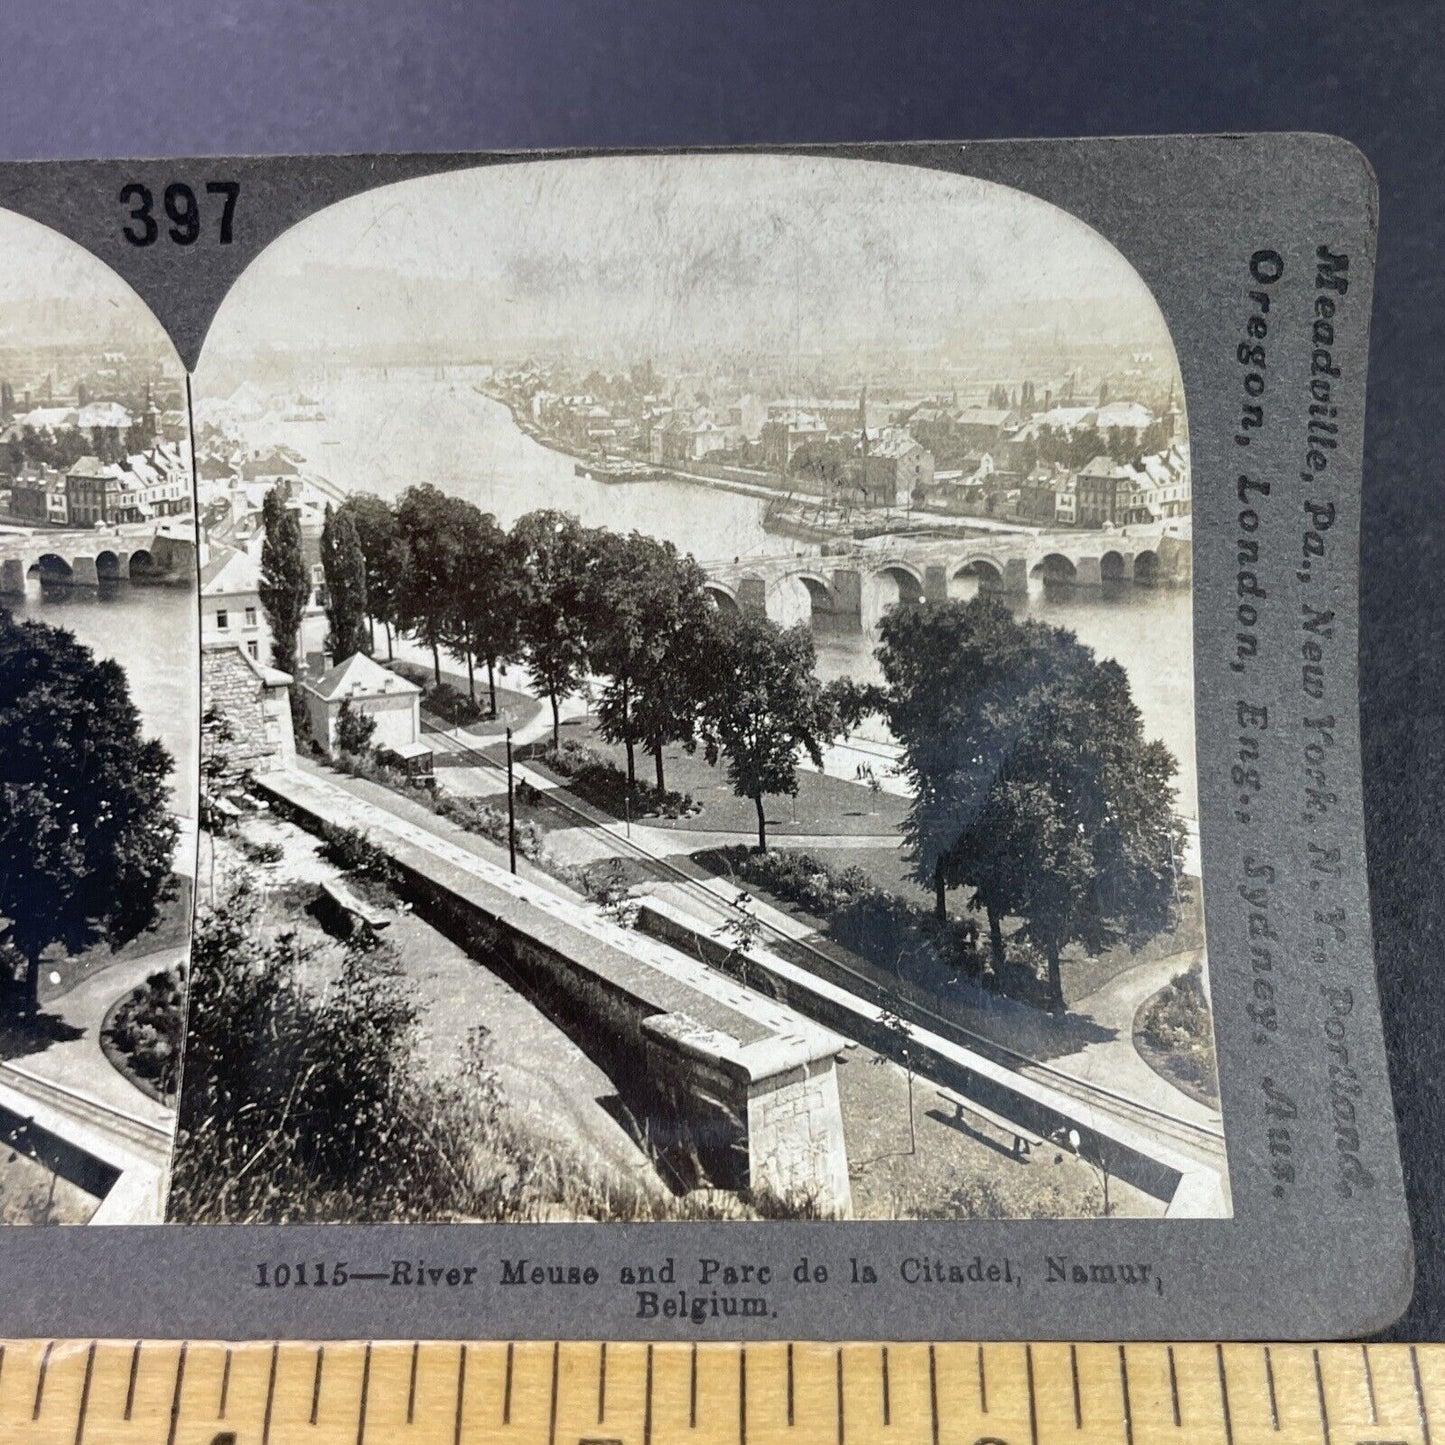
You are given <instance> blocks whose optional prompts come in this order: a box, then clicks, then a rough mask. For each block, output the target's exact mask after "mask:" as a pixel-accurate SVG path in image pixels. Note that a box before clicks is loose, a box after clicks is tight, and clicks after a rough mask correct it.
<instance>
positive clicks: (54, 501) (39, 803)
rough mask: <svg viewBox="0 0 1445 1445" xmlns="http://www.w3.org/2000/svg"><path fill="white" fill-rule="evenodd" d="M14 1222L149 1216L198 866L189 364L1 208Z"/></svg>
mask: <svg viewBox="0 0 1445 1445" xmlns="http://www.w3.org/2000/svg"><path fill="white" fill-rule="evenodd" d="M0 254H3V255H4V257H5V265H4V267H3V269H0V1224H17V1225H19V1224H84V1223H91V1224H149V1223H159V1222H160V1221H161V1219H162V1216H163V1210H164V1201H165V1192H166V1188H167V1175H168V1169H169V1162H170V1153H171V1144H172V1139H173V1136H174V1132H175V1120H176V1095H177V1089H178V1085H179V1067H180V1058H181V1043H182V1035H183V1031H184V1024H185V996H186V984H187V974H188V950H189V942H190V918H191V903H192V892H193V882H192V880H193V878H194V872H195V821H196V810H197V755H198V739H199V719H200V704H199V683H198V669H197V661H196V659H197V649H198V621H197V608H196V578H197V557H196V533H195V518H194V506H193V501H192V498H193V486H192V470H191V452H190V435H189V429H188V424H187V405H186V392H185V374H184V371H183V369H182V367H181V364H180V361H179V358H178V357H177V356H176V353H175V350H174V348H173V347H172V345H171V342H170V340H169V338H168V337H167V336H166V335H165V333H164V331H163V330H162V329H161V327H160V326H159V324H158V323H157V322H156V321H155V319H154V317H153V316H152V315H151V313H150V311H149V309H148V308H147V307H146V306H145V304H144V303H143V302H142V301H141V300H140V299H139V297H137V296H136V295H135V293H134V292H133V291H131V289H130V288H129V287H128V286H127V285H126V284H125V283H124V282H123V281H121V280H120V279H119V278H118V277H117V276H116V275H115V274H114V273H113V272H111V271H110V270H109V269H108V268H107V267H105V266H103V265H102V264H101V263H100V262H99V261H97V260H96V259H95V258H94V257H92V256H91V255H89V254H88V253H87V252H85V251H83V250H82V249H81V248H80V247H78V246H76V245H74V244H73V243H72V242H70V241H68V240H66V239H65V238H63V237H61V236H59V235H58V234H56V233H55V232H53V231H51V230H49V229H48V228H46V227H44V226H41V225H39V224H37V223H35V222H33V221H29V220H26V219H24V218H22V217H20V216H17V215H14V214H10V213H0Z"/></svg>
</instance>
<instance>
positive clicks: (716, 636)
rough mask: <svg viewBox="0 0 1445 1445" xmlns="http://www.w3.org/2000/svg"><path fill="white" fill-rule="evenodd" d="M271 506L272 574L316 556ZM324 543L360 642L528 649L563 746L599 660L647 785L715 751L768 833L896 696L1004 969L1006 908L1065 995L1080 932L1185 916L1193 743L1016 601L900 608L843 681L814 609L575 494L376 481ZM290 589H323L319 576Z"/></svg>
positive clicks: (349, 633)
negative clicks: (777, 604) (1178, 750)
mask: <svg viewBox="0 0 1445 1445" xmlns="http://www.w3.org/2000/svg"><path fill="white" fill-rule="evenodd" d="M282 512H285V515H284V516H283V515H281V513H282ZM267 524H268V538H267V548H268V551H267V553H266V554H265V555H264V556H263V571H264V572H265V573H266V576H267V585H268V588H269V586H270V583H271V581H272V579H273V577H274V578H277V579H279V578H280V577H281V576H282V573H283V572H285V571H286V570H287V569H285V568H281V567H279V566H277V565H275V563H276V557H275V556H273V555H272V549H273V541H272V537H271V528H272V527H273V526H274V528H275V530H276V542H275V544H274V549H275V551H276V552H277V553H278V554H279V553H280V552H282V551H286V552H288V553H289V552H290V551H291V550H292V549H295V551H296V555H299V533H298V534H296V535H295V536H293V535H292V533H291V530H290V529H291V528H292V527H293V525H294V513H289V512H286V509H284V508H280V510H279V511H278V510H277V509H276V508H273V506H272V503H271V501H270V500H269V499H268V504H267ZM286 539H289V540H286ZM322 558H323V563H324V565H325V567H326V573H327V587H328V593H329V597H330V605H329V615H330V623H331V631H332V639H333V648H334V650H335V652H336V654H337V655H338V656H343V655H346V653H347V652H348V651H354V650H357V649H361V648H365V647H367V646H368V644H369V641H370V634H371V630H372V627H373V626H374V624H375V623H378V622H379V623H380V624H381V625H382V626H383V628H385V629H386V631H387V638H388V647H389V646H390V641H391V637H392V634H393V632H394V631H395V630H397V629H399V630H401V631H404V632H408V633H410V634H412V635H414V636H415V637H417V638H419V639H421V640H422V641H423V642H424V643H425V644H426V645H427V646H429V647H430V648H431V650H432V654H433V663H434V667H435V670H436V676H437V679H438V681H440V677H441V663H440V655H441V652H442V651H443V650H445V651H448V652H449V653H451V654H452V655H454V656H456V657H457V658H459V659H464V660H465V662H466V665H467V670H468V674H469V676H471V677H472V679H473V688H474V690H475V670H476V667H477V665H478V664H481V665H484V666H485V667H486V669H487V675H488V681H489V684H491V685H492V686H493V688H494V673H495V669H496V667H497V666H498V665H499V664H500V663H502V662H504V661H505V662H512V661H516V662H520V663H522V664H524V665H525V666H526V668H527V669H528V671H529V672H530V674H531V676H532V679H533V683H534V685H535V687H536V689H537V690H538V692H539V693H541V694H544V695H545V696H546V697H547V699H548V701H549V702H550V704H551V707H552V721H553V741H554V745H556V744H558V743H559V742H560V732H559V727H558V724H559V708H560V704H561V702H562V700H563V699H565V698H566V697H567V696H569V695H570V694H572V693H574V692H576V691H578V690H579V689H580V688H581V687H582V686H583V685H584V683H585V682H586V680H587V679H588V678H589V677H596V678H598V679H600V680H601V682H602V695H601V700H600V704H599V707H598V719H599V726H600V728H601V731H602V733H603V735H604V736H605V737H606V738H607V739H608V740H609V741H611V742H613V743H615V744H618V745H621V746H622V747H623V748H624V749H625V751H626V755H627V776H628V783H629V786H632V785H633V784H634V782H635V757H636V752H637V750H639V749H642V750H645V751H647V752H650V753H652V755H653V757H654V759H655V761H656V767H657V785H658V788H659V790H662V789H663V788H664V787H665V777H664V771H663V750H664V748H666V747H668V746H670V745H676V744H680V745H682V746H683V747H685V748H686V749H688V750H689V751H692V750H694V749H697V748H701V749H702V750H703V752H704V755H705V756H706V757H707V759H708V761H709V762H712V763H718V762H720V763H722V764H723V765H724V766H725V768H726V770H727V776H728V779H729V781H730V783H731V784H732V786H733V788H734V790H735V791H736V792H737V794H738V795H739V796H740V797H744V798H748V799H751V800H752V802H753V804H754V807H755V810H756V814H757V823H758V846H759V848H760V849H766V847H767V822H766V811H765V805H764V800H765V798H767V797H769V796H778V795H782V796H788V795H794V794H796V793H797V791H798V787H799V771H798V770H799V766H800V762H801V759H802V758H803V757H804V756H807V757H809V758H811V759H812V761H813V762H814V764H815V765H816V766H819V767H821V765H822V758H823V750H824V748H825V747H826V746H827V745H828V744H829V743H830V742H832V741H834V740H835V739H837V738H838V737H840V736H845V735H846V734H847V733H848V732H849V731H851V730H852V729H853V728H855V727H856V726H857V725H858V723H859V722H860V721H861V719H862V718H863V717H864V716H866V715H868V714H870V713H879V714H882V715H883V716H884V717H885V718H886V719H887V722H888V725H889V728H890V730H891V732H892V734H893V736H894V738H895V739H896V740H897V741H898V743H899V744H900V746H901V748H902V750H903V758H902V766H903V768H904V770H905V771H906V773H907V776H908V778H909V781H910V784H911V791H912V802H911V804H910V808H909V812H908V817H907V820H906V824H905V835H906V842H907V846H908V849H909V853H910V855H911V858H912V861H913V866H914V870H915V874H916V876H917V878H918V880H919V881H920V882H921V883H923V884H924V885H925V886H927V887H929V888H930V889H931V890H932V891H933V893H934V896H935V900H936V909H937V912H938V914H939V916H940V917H946V916H947V898H948V894H949V892H950V891H953V890H956V889H964V890H966V892H967V895H968V898H969V907H971V908H973V909H977V910H979V911H980V912H982V913H983V914H984V915H985V916H986V918H987V921H988V932H989V942H990V948H991V951H992V954H993V958H994V962H995V964H996V966H999V967H1001V966H1002V965H1003V963H1004V961H1005V934H1004V928H1005V923H1006V921H1007V920H1019V921H1020V927H1019V930H1018V932H1019V935H1020V936H1021V937H1022V938H1023V939H1024V940H1027V942H1028V943H1029V944H1031V945H1032V946H1033V947H1035V948H1036V949H1037V950H1038V951H1039V953H1041V954H1042V956H1043V958H1044V959H1045V960H1046V961H1047V969H1048V976H1049V981H1050V991H1051V993H1052V995H1053V997H1054V1000H1055V1002H1056V1003H1058V1004H1061V1003H1062V998H1063V994H1062V983H1061V977H1060V959H1061V956H1062V954H1063V952H1064V950H1065V949H1066V948H1067V947H1069V946H1070V945H1071V944H1081V945H1082V946H1083V947H1084V948H1085V950H1086V951H1088V952H1090V953H1097V952H1100V951H1102V950H1104V949H1107V948H1109V947H1112V946H1114V945H1115V944H1116V943H1119V942H1128V943H1131V944H1138V943H1140V942H1142V941H1143V940H1144V939H1146V938H1148V937H1150V936H1152V935H1153V934H1155V933H1157V932H1159V931H1160V930H1161V929H1164V928H1168V927H1172V926H1173V923H1174V921H1175V918H1176V916H1177V909H1178V906H1179V902H1180V885H1181V867H1180V865H1181V859H1182V853H1183V844H1184V832H1183V827H1182V824H1181V823H1180V821H1179V820H1178V818H1177V817H1176V815H1175V812H1174V799H1175V790H1174V786H1173V781H1172V780H1173V777H1174V774H1175V771H1176V763H1175V759H1174V758H1173V756H1172V755H1171V754H1170V753H1169V751H1168V749H1167V748H1166V747H1165V746H1164V745H1163V744H1162V743H1159V742H1156V741H1149V740H1148V739H1146V737H1145V736H1144V730H1143V722H1142V718H1141V716H1140V713H1139V710H1138V708H1137V707H1136V706H1135V705H1134V702H1133V699H1132V696H1131V693H1130V688H1129V682H1128V678H1127V676H1126V674H1125V673H1124V671H1123V669H1122V668H1121V667H1119V665H1118V664H1117V663H1114V662H1112V661H1107V660H1105V661H1101V660H1100V659H1098V658H1096V657H1095V655H1094V653H1093V652H1092V650H1091V649H1090V648H1088V647H1086V646H1084V645H1083V644H1081V643H1080V642H1079V641H1078V639H1077V638H1076V637H1075V636H1074V634H1073V633H1072V632H1069V631H1068V630H1067V629H1064V628H1059V627H1054V626H1050V625H1048V624H1046V623H1043V622H1040V621H1037V620H1023V621H1021V620H1019V619H1017V618H1015V617H1014V616H1013V614H1012V613H1011V612H1010V611H1009V609H1008V607H1007V606H1006V605H1005V604H1004V603H1003V601H1002V600H1000V599H998V598H997V597H991V596H979V597H977V598H975V599H973V600H972V601H970V602H967V603H963V602H949V603H943V604H937V605H929V606H922V607H898V608H895V609H894V610H893V611H892V612H890V613H889V614H888V615H887V617H886V618H885V620H884V622H883V625H882V630H881V634H880V643H879V647H878V651H877V658H878V662H879V665H880V668H881V671H882V676H883V685H882V686H874V685H870V686H857V685H855V684H853V683H851V682H848V681H846V680H845V681H842V682H838V683H833V684H829V685H827V686H825V685H823V684H822V683H821V682H820V681H819V679H818V677H817V673H816V654H815V651H814V645H813V638H812V634H811V631H810V629H809V628H808V627H807V626H806V625H805V624H800V625H798V626H796V627H793V628H788V629H784V628H782V627H779V626H778V625H777V624H776V623H774V622H771V621H770V620H768V619H767V618H766V617H762V616H756V615H742V616H738V615H725V614H723V613H721V612H720V611H719V610H718V609H717V608H716V607H715V606H714V605H713V603H712V602H711V600H710V599H709V598H708V596H707V594H706V592H705V589H704V577H703V574H702V572H701V570H700V568H699V567H698V566H697V564H696V563H695V562H694V561H693V560H692V558H690V557H683V556H679V555H678V553H677V551H676V550H675V549H674V548H673V547H672V546H671V545H670V544H668V543H666V542H661V541H658V540H656V539H654V538H650V537H643V536H640V535H638V534H636V533H632V534H629V535H626V536H624V535H620V534H618V533H614V532H610V531H608V530H606V529H589V528H584V527H582V526H581V525H580V524H579V523H578V522H577V521H576V520H575V519H574V518H571V517H568V516H566V515H564V514H562V513H560V512H555V511H539V512H533V513H530V514H528V515H527V516H525V517H522V518H521V519H520V520H519V521H518V522H517V523H516V524H515V526H514V527H513V528H512V529H511V530H510V531H507V530H505V529H503V528H502V527H500V526H498V525H497V523H496V522H495V520H494V519H493V518H492V517H490V516H488V515H487V514H485V513H483V512H481V511H479V510H478V509H477V508H475V507H474V506H472V505H471V504H470V503H467V502H464V501H462V500H460V499H458V498H454V497H447V496H446V495H444V494H443V493H441V492H440V491H438V490H437V489H436V488H434V487H430V486H420V487H413V488H411V489H410V490H408V491H407V492H406V493H404V494H403V495H402V497H401V498H400V499H399V501H398V502H397V503H396V505H395V506H390V505H388V504H387V503H385V502H383V501H381V500H379V499H378V498H375V497H366V496H359V497H355V498H352V499H350V500H348V501H347V502H346V503H345V504H344V505H343V506H342V507H341V508H340V509H339V510H338V511H337V512H336V513H335V514H334V515H332V516H330V517H329V518H328V521H327V526H326V530H325V533H324V535H323V539H322ZM268 559H270V560H268ZM300 581H304V569H302V574H301V575H300V576H299V578H298V584H299V582H300ZM288 596H289V598H290V600H295V599H296V598H297V597H301V598H302V600H303V602H304V595H303V593H302V589H301V587H300V586H299V585H298V586H297V588H296V590H295V591H294V592H292V593H290V594H288ZM268 597H269V593H268V592H263V600H266V605H267V608H268V612H271V610H272V606H273V603H272V601H271V600H267V598H268ZM279 621H280V622H281V623H285V624H287V625H289V620H288V619H286V618H279ZM295 621H296V622H298V623H299V613H297V614H296V616H295ZM272 626H273V629H274V630H275V631H276V634H277V665H278V666H281V667H289V664H290V658H289V655H288V656H283V653H285V650H286V648H287V645H288V644H287V643H286V641H285V637H286V636H289V637H291V638H292V641H291V643H290V644H289V646H290V648H291V651H292V652H294V636H295V633H294V627H293V628H292V630H291V631H290V632H289V633H286V634H285V635H284V636H283V630H282V627H281V626H279V625H278V615H277V614H274V613H273V615H272ZM492 705H493V708H494V709H495V691H493V692H492Z"/></svg>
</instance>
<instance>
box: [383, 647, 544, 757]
mask: <svg viewBox="0 0 1445 1445" xmlns="http://www.w3.org/2000/svg"><path fill="white" fill-rule="evenodd" d="M387 665H388V666H389V667H390V668H391V670H392V671H393V672H395V673H398V674H399V675H400V676H402V677H404V678H406V679H407V681H408V682H414V683H416V684H417V686H418V687H430V686H431V685H432V683H433V681H434V680H435V678H436V674H435V673H434V672H433V671H432V669H431V668H430V667H427V666H426V665H425V664H423V663H419V662H407V661H403V660H402V659H401V658H397V659H396V661H394V662H392V663H389V664H387ZM442 681H443V682H444V683H447V684H448V685H449V686H451V687H454V688H456V690H457V691H458V692H460V693H462V694H463V695H465V694H466V691H467V675H466V673H465V672H457V671H454V670H453V669H452V668H449V667H443V668H442ZM488 697H489V694H488V692H487V674H486V669H485V668H482V669H480V670H479V671H478V673H477V701H478V702H479V703H481V704H482V706H483V707H485V706H486V705H487V702H488ZM542 706H543V705H542V703H541V702H540V701H539V700H538V699H537V698H535V697H533V696H532V695H531V694H530V693H526V692H517V691H516V690H515V689H513V688H509V687H502V686H501V685H500V684H498V686H497V715H496V717H495V718H482V719H481V720H480V721H479V722H473V723H468V724H467V725H466V726H465V727H464V728H463V729H462V731H463V732H465V733H466V734H467V735H468V736H470V737H478V738H504V737H505V736H506V732H507V729H508V728H511V729H512V730H513V731H514V732H515V731H516V730H517V729H518V728H522V727H525V726H526V725H527V724H528V723H530V722H531V721H532V719H533V718H535V717H536V716H537V714H538V713H540V712H541V711H542Z"/></svg>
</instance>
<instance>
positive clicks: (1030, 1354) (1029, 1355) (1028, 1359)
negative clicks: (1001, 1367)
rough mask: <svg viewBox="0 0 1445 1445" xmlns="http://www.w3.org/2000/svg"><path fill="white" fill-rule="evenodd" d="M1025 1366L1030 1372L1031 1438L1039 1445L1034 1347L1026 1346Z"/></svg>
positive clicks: (1034, 1443) (1034, 1444)
mask: <svg viewBox="0 0 1445 1445" xmlns="http://www.w3.org/2000/svg"><path fill="white" fill-rule="evenodd" d="M1024 1366H1025V1368H1026V1370H1027V1372H1028V1387H1029V1440H1030V1441H1031V1442H1032V1445H1039V1406H1038V1401H1037V1400H1036V1399H1035V1397H1034V1347H1033V1346H1032V1345H1025V1346H1024Z"/></svg>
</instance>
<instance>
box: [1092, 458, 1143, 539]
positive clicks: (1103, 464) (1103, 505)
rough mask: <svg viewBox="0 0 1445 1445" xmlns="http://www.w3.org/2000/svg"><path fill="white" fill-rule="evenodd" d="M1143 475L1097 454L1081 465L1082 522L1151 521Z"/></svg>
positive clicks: (1125, 523)
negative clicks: (1145, 498) (1146, 503)
mask: <svg viewBox="0 0 1445 1445" xmlns="http://www.w3.org/2000/svg"><path fill="white" fill-rule="evenodd" d="M1140 482H1141V474H1140V473H1138V472H1136V471H1135V470H1134V468H1133V467H1131V466H1127V465H1125V464H1124V463H1123V462H1116V461H1114V460H1113V459H1112V458H1110V457H1095V458H1094V459H1093V461H1091V462H1089V463H1088V464H1087V465H1085V466H1083V467H1081V468H1080V469H1079V471H1078V473H1077V476H1076V483H1077V487H1078V504H1077V505H1078V525H1079V526H1081V527H1127V526H1129V525H1130V524H1131V523H1134V522H1147V521H1149V520H1150V518H1149V513H1148V509H1147V506H1146V505H1145V501H1144V499H1143V498H1142V497H1141V495H1140V493H1141V490H1142V488H1141V486H1140Z"/></svg>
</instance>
